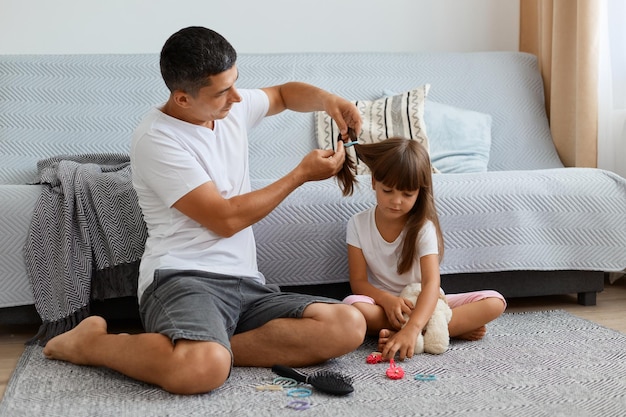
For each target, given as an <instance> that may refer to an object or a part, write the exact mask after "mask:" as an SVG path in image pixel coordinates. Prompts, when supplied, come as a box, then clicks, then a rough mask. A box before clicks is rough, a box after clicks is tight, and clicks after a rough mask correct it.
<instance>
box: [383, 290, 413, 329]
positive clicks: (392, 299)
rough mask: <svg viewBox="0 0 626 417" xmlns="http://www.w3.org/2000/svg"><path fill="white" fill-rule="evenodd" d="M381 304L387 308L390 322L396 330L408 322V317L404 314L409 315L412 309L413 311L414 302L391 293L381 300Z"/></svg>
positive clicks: (386, 313)
mask: <svg viewBox="0 0 626 417" xmlns="http://www.w3.org/2000/svg"><path fill="white" fill-rule="evenodd" d="M380 305H381V306H382V307H383V309H384V310H385V315H386V316H387V320H388V321H389V324H391V326H392V327H393V328H394V329H395V330H399V329H401V328H402V326H403V325H404V324H405V323H406V321H407V319H406V318H405V317H404V314H406V315H407V316H409V315H411V311H413V303H411V302H410V301H409V300H407V299H406V298H401V297H396V296H394V295H391V294H389V295H388V296H387V297H385V298H384V299H383V300H381V303H380Z"/></svg>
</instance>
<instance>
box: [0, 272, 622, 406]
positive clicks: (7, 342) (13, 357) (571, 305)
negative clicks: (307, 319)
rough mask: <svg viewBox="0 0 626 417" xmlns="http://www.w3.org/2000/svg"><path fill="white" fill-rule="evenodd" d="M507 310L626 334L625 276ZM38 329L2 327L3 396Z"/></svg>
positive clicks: (515, 302)
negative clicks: (583, 296) (584, 298)
mask: <svg viewBox="0 0 626 417" xmlns="http://www.w3.org/2000/svg"><path fill="white" fill-rule="evenodd" d="M508 303H509V305H508V308H507V312H509V313H512V312H523V311H539V310H565V311H568V312H570V313H572V314H574V315H576V316H579V317H582V318H585V319H587V320H591V321H593V322H595V323H598V324H600V325H602V326H605V327H608V328H611V329H614V330H617V331H620V332H622V333H624V334H626V278H622V279H620V280H618V281H616V282H615V283H614V284H610V283H608V282H607V283H606V285H605V289H604V291H603V292H601V293H600V294H598V299H597V305H595V306H591V307H585V306H581V305H578V304H577V302H576V295H563V296H550V297H533V298H516V299H510V300H508ZM36 330H37V329H36V328H35V327H33V326H22V327H19V328H8V327H0V398H2V396H3V395H4V391H5V389H6V385H7V383H8V381H9V378H10V377H11V374H12V373H13V370H14V369H15V365H16V364H17V361H18V359H19V357H20V355H21V354H22V352H23V350H24V342H25V341H26V340H28V339H29V338H30V337H32V336H33V335H34V334H35V332H36Z"/></svg>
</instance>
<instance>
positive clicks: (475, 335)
mask: <svg viewBox="0 0 626 417" xmlns="http://www.w3.org/2000/svg"><path fill="white" fill-rule="evenodd" d="M486 334H487V327H486V326H480V327H479V328H477V329H474V330H471V331H469V332H467V333H463V334H461V335H458V336H456V337H455V339H462V340H469V341H472V342H474V341H476V340H480V339H482V338H483V337H485V335H486Z"/></svg>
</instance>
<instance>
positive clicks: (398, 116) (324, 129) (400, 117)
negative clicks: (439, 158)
mask: <svg viewBox="0 0 626 417" xmlns="http://www.w3.org/2000/svg"><path fill="white" fill-rule="evenodd" d="M429 88H430V84H425V85H423V86H420V87H417V88H415V89H413V90H410V91H406V92H404V93H401V94H395V95H392V96H389V97H382V98H379V99H377V100H372V101H366V100H358V101H354V102H353V103H355V104H356V106H357V108H358V109H359V111H360V112H361V117H362V118H363V126H362V130H361V134H360V135H359V141H360V142H362V143H374V142H379V141H381V140H384V139H387V138H390V137H404V138H407V139H413V140H417V141H419V142H420V143H421V144H422V145H424V146H425V147H426V149H428V136H427V135H426V124H425V123H424V102H425V100H426V96H427V95H428V90H429ZM315 134H316V137H317V143H318V145H319V147H320V148H322V149H335V147H336V145H337V136H338V135H339V128H338V127H337V124H336V123H335V122H334V120H332V119H331V118H330V116H328V114H326V112H316V113H315ZM347 152H348V153H350V155H352V157H353V158H354V159H355V160H356V165H357V169H356V173H357V174H359V175H362V174H369V169H368V168H367V166H365V164H361V163H359V161H358V159H357V158H356V155H355V154H354V148H348V149H347Z"/></svg>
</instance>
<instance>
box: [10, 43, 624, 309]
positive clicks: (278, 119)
mask: <svg viewBox="0 0 626 417" xmlns="http://www.w3.org/2000/svg"><path fill="white" fill-rule="evenodd" d="M238 65H239V71H240V77H239V81H238V87H239V88H247V87H258V86H266V85H272V84H276V83H282V82H286V81H290V80H300V81H305V82H309V83H312V84H315V85H318V86H320V87H323V88H326V89H328V90H330V91H333V92H335V93H337V94H340V95H343V96H345V97H347V98H349V99H353V100H374V99H377V98H380V97H381V96H383V94H385V92H389V91H391V92H402V91H406V90H409V89H412V88H414V87H417V86H419V85H422V84H425V83H428V84H430V86H431V88H430V92H429V94H428V97H427V100H426V109H425V115H424V119H425V122H426V126H427V128H428V129H429V130H428V135H429V137H430V142H431V144H430V146H431V151H432V152H434V153H436V152H444V150H442V149H439V150H437V147H438V146H439V145H438V142H437V141H436V140H435V139H437V138H443V139H441V140H444V139H445V137H444V136H445V135H446V134H448V133H449V132H448V133H445V132H440V131H438V129H441V128H442V127H445V126H446V124H445V119H441V113H440V110H441V109H438V110H437V109H435V107H436V106H437V105H441V104H443V105H444V107H445V106H453V107H450V108H453V109H461V110H469V111H474V112H478V113H480V114H482V115H488V116H489V118H488V120H489V122H490V126H489V128H490V129H489V132H488V133H489V134H490V137H488V138H487V139H489V142H488V147H487V150H488V162H487V161H485V163H486V164H487V165H486V168H488V169H486V170H485V169H477V171H478V172H455V170H454V169H447V170H443V171H442V173H439V174H435V177H434V186H435V194H436V198H437V207H438V211H439V214H440V219H441V224H442V228H443V230H444V237H445V245H446V254H445V258H444V260H443V263H442V265H441V272H442V275H443V276H442V279H443V286H444V289H446V291H448V292H455V291H464V290H470V289H475V288H494V289H497V290H500V291H501V292H502V293H504V294H505V296H507V297H523V296H534V295H549V294H569V293H572V294H579V302H580V303H582V304H594V303H595V294H596V293H597V292H599V291H602V289H603V286H604V275H605V273H607V272H612V271H623V270H624V269H625V268H626V250H625V249H624V248H626V181H625V180H624V179H623V178H621V177H619V176H617V175H614V174H612V173H610V172H606V171H603V170H599V169H584V168H563V166H562V164H561V162H560V160H559V158H558V156H557V153H556V151H555V148H554V145H553V143H552V140H551V136H550V130H549V126H548V120H547V118H546V114H545V109H544V105H543V87H542V81H541V77H540V75H539V72H538V70H537V62H536V59H535V57H534V56H531V55H528V54H523V53H516V52H485V53H415V54H399V53H350V54H331V53H329V54H324V53H320V54H258V55H255V54H243V55H241V56H240V58H239V62H238ZM166 97H167V91H166V89H165V87H164V85H163V83H162V81H161V79H160V75H159V71H158V56H157V55H156V54H146V55H37V56H32V55H22V56H15V55H14V56H0V190H1V192H0V209H1V210H2V216H0V245H2V249H1V250H0V308H1V309H0V313H2V312H4V313H7V312H15V311H19V312H20V313H18V315H19V314H21V311H22V310H21V309H20V310H15V309H16V308H20V307H24V306H26V307H27V308H31V309H32V306H33V304H34V297H33V293H32V286H31V283H30V281H29V277H28V275H27V273H26V268H25V264H24V256H23V246H24V244H25V241H26V235H27V233H28V229H29V225H30V221H31V216H32V213H33V208H34V204H35V202H36V201H37V198H38V196H39V194H40V193H41V187H42V186H41V185H33V184H29V183H30V182H32V181H33V178H34V177H35V175H36V173H37V162H38V161H39V160H40V159H43V158H48V157H51V156H54V155H64V154H65V155H75V154H89V153H127V151H128V144H129V138H130V135H131V132H132V130H133V129H134V127H135V125H136V124H137V123H138V121H139V119H140V117H141V116H142V115H143V114H144V113H145V112H146V111H147V110H148V109H149V108H150V107H151V106H153V105H156V104H158V103H161V102H163V101H165V100H166ZM431 103H432V104H431ZM429 104H430V105H429ZM436 110H437V111H436ZM442 120H443V122H442ZM436 126H438V127H436ZM437 140H439V139H437ZM435 142H437V143H435ZM461 145H462V146H461V147H463V144H461ZM317 146H318V145H317V141H316V132H315V126H314V116H313V115H312V114H301V113H283V114H281V115H278V116H275V117H271V118H267V119H266V120H265V121H264V122H263V123H262V124H261V125H260V126H259V127H258V128H256V129H255V130H254V131H253V132H252V134H251V137H250V156H249V158H250V170H251V176H252V182H253V187H262V186H263V185H265V184H268V183H269V182H271V181H273V180H274V179H275V178H277V177H279V176H281V175H284V174H285V173H286V172H288V171H289V170H290V169H291V168H292V167H293V166H294V165H295V164H296V163H297V162H298V161H299V160H300V158H301V157H302V156H303V155H305V154H306V153H307V152H308V151H310V150H311V149H313V148H315V147H317ZM464 151H467V149H464ZM459 152H461V151H459ZM482 157H483V158H484V157H485V155H484V154H483V155H482ZM360 179H361V186H360V187H358V188H357V190H356V192H355V194H354V195H353V196H351V197H345V198H344V197H342V196H341V193H340V190H339V188H338V186H337V184H336V182H335V180H334V179H331V180H327V181H321V182H315V183H308V184H305V185H304V186H303V187H301V188H300V189H299V190H297V191H296V192H294V193H293V194H292V195H291V196H290V197H288V198H287V199H286V200H285V201H284V202H283V203H282V204H281V205H280V206H279V208H278V209H277V210H275V211H274V212H273V213H272V214H271V215H270V216H268V217H267V218H265V219H264V220H262V221H261V222H259V223H258V224H257V225H256V226H255V233H256V237H257V245H258V260H259V267H260V269H261V271H262V272H263V273H264V274H265V276H266V278H267V281H268V282H271V283H276V284H279V285H281V286H283V287H287V288H289V289H297V290H300V291H309V292H322V293H324V294H329V295H333V296H337V297H340V296H342V295H343V294H345V293H346V292H347V291H349V287H348V285H347V280H348V273H347V264H346V245H345V240H344V233H345V225H346V221H347V219H348V218H349V217H350V216H351V215H352V214H353V213H354V212H356V211H359V210H363V209H364V208H366V207H368V206H370V205H371V204H373V202H374V196H373V194H372V192H371V190H370V189H369V187H368V178H367V177H366V176H363V177H361V178H360ZM2 317H4V316H2V315H1V314H0V321H1V320H2ZM12 317H13V318H14V315H13V316H12Z"/></svg>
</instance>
